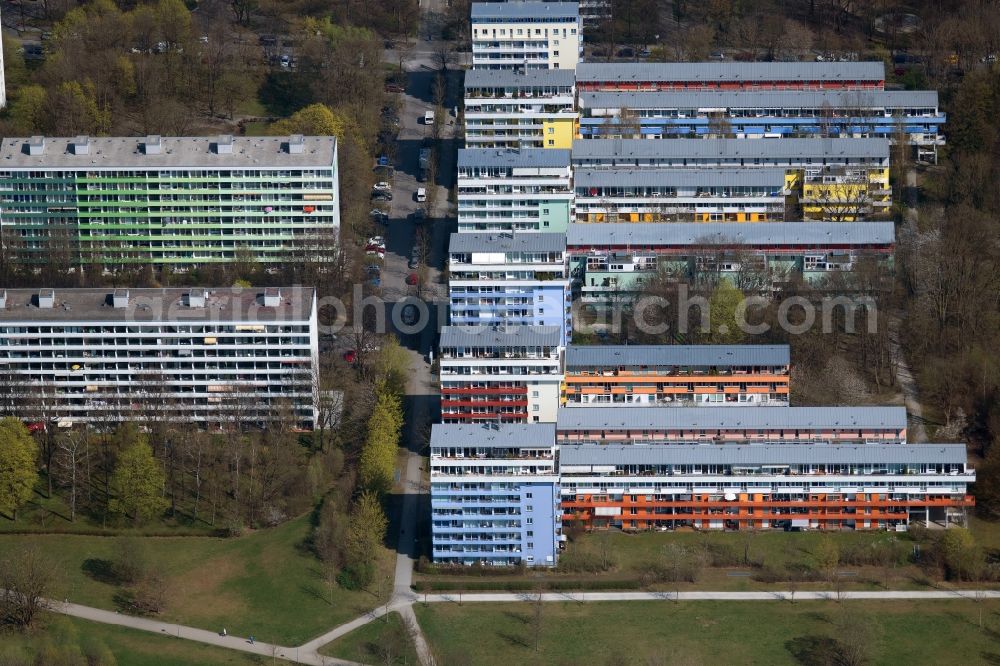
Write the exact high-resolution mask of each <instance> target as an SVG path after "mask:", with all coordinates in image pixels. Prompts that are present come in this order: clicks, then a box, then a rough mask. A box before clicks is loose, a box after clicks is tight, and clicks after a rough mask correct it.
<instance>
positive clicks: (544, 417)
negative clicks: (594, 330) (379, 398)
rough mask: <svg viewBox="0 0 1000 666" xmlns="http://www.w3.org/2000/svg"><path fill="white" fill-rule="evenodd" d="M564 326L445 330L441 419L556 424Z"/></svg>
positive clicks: (460, 327) (450, 327) (456, 421)
mask: <svg viewBox="0 0 1000 666" xmlns="http://www.w3.org/2000/svg"><path fill="white" fill-rule="evenodd" d="M560 342H561V341H560V330H559V327H558V326H506V327H503V328H496V329H492V328H484V327H468V326H445V327H444V328H443V329H442V330H441V342H440V345H439V346H440V351H439V353H440V364H441V420H442V421H443V422H445V423H487V422H492V423H553V422H555V420H556V411H557V410H558V408H559V392H560V387H561V385H562V357H563V347H562V345H561V344H560Z"/></svg>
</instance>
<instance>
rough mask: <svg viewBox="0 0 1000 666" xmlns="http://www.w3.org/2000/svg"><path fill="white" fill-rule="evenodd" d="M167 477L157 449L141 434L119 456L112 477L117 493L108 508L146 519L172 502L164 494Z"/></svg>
mask: <svg viewBox="0 0 1000 666" xmlns="http://www.w3.org/2000/svg"><path fill="white" fill-rule="evenodd" d="M165 480H166V477H165V475H164V473H163V468H162V467H161V466H160V463H159V462H157V460H156V459H155V458H154V457H153V450H152V449H151V448H150V446H149V444H148V443H147V442H146V441H145V439H143V438H140V439H139V440H138V441H136V442H135V443H133V444H132V445H131V446H129V447H128V448H126V449H125V450H124V451H123V452H122V454H121V455H120V456H119V458H118V464H117V465H116V466H115V471H114V474H113V475H112V478H111V485H112V487H113V488H114V489H115V491H116V492H117V497H113V498H111V500H110V501H109V502H108V509H109V510H110V511H111V512H112V513H120V514H124V515H126V516H129V517H130V518H132V520H133V521H134V522H135V523H137V524H138V523H143V522H146V521H147V520H149V519H150V518H153V517H154V516H157V515H159V514H161V513H162V512H163V511H164V510H165V509H166V508H167V505H168V502H167V500H166V499H164V497H163V484H164V482H165Z"/></svg>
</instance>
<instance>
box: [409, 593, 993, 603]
mask: <svg viewBox="0 0 1000 666" xmlns="http://www.w3.org/2000/svg"><path fill="white" fill-rule="evenodd" d="M838 598H839V599H858V600H860V599H868V600H876V599H886V600H900V599H910V600H930V599H974V600H978V599H1000V590H930V591H915V590H914V591H908V590H898V591H896V590H881V591H879V590H875V591H870V592H848V591H842V592H840V595H839V597H838V594H837V592H835V591H833V590H799V591H796V592H795V593H794V594H793V593H792V592H790V591H787V590H784V591H782V590H776V591H774V592H681V593H680V599H679V600H680V601H790V600H793V599H794V600H795V601H828V600H830V599H838ZM537 599H538V594H537V593H531V592H524V593H520V594H517V593H500V592H497V593H493V592H481V593H480V592H477V593H474V594H461V595H459V594H457V593H453V594H430V595H428V596H427V603H445V602H448V603H462V604H465V603H483V602H488V603H511V602H521V601H536V600H537ZM677 600H678V597H677V593H676V592H546V593H543V594H542V601H562V602H567V601H570V602H577V603H586V602H594V601H677Z"/></svg>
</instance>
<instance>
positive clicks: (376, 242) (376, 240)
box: [368, 236, 385, 247]
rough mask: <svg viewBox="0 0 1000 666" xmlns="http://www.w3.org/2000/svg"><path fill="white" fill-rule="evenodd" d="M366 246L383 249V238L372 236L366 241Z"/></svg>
mask: <svg viewBox="0 0 1000 666" xmlns="http://www.w3.org/2000/svg"><path fill="white" fill-rule="evenodd" d="M368 244H369V245H378V246H380V247H385V238H384V237H383V236H372V237H371V238H369V239H368Z"/></svg>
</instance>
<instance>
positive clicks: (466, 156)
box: [458, 148, 570, 169]
mask: <svg viewBox="0 0 1000 666" xmlns="http://www.w3.org/2000/svg"><path fill="white" fill-rule="evenodd" d="M569 162H570V151H569V150H566V149H564V148H549V149H546V148H524V149H518V148H462V149H460V150H459V151H458V168H459V169H462V168H470V167H510V168H513V167H528V168H531V167H536V168H542V169H558V168H562V167H568V166H569Z"/></svg>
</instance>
